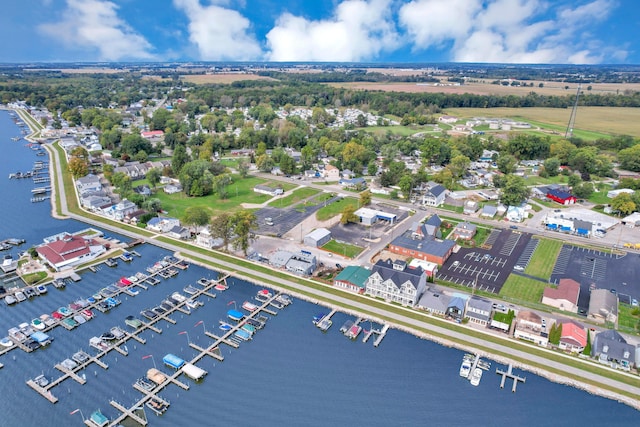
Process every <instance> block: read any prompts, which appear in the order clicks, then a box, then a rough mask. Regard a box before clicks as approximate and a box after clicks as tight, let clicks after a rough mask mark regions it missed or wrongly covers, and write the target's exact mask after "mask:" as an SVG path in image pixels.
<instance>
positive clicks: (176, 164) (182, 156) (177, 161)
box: [171, 144, 189, 175]
mask: <svg viewBox="0 0 640 427" xmlns="http://www.w3.org/2000/svg"><path fill="white" fill-rule="evenodd" d="M188 161H189V155H188V154H187V149H186V148H185V147H184V145H182V144H178V145H176V148H175V149H174V150H173V157H172V158H171V169H173V173H175V174H176V175H179V174H180V171H181V170H182V167H183V166H184V165H185V163H187V162H188Z"/></svg>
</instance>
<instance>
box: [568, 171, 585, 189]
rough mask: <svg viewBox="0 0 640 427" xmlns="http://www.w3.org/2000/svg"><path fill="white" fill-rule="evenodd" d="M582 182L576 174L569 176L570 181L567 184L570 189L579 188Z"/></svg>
mask: <svg viewBox="0 0 640 427" xmlns="http://www.w3.org/2000/svg"><path fill="white" fill-rule="evenodd" d="M581 182H582V179H581V178H580V177H579V176H578V175H576V174H575V173H574V174H571V175H570V176H569V179H568V180H567V184H569V187H571V188H573V187H576V186H578V184H580V183H581Z"/></svg>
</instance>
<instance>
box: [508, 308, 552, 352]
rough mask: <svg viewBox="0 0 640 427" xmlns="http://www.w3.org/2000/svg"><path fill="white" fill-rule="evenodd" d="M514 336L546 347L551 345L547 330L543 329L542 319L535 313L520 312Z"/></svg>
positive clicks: (517, 316)
mask: <svg viewBox="0 0 640 427" xmlns="http://www.w3.org/2000/svg"><path fill="white" fill-rule="evenodd" d="M513 336H514V337H516V338H518V339H523V340H526V341H531V342H533V343H536V344H538V345H541V346H545V347H546V345H547V344H548V343H549V335H548V334H547V332H546V328H543V327H542V317H540V316H539V315H538V314H536V313H534V312H533V311H527V310H522V311H520V312H518V314H517V315H516V328H515V332H514V333H513Z"/></svg>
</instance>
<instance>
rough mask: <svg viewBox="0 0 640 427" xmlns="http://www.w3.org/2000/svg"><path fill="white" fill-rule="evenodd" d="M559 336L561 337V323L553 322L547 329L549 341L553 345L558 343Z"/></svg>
mask: <svg viewBox="0 0 640 427" xmlns="http://www.w3.org/2000/svg"><path fill="white" fill-rule="evenodd" d="M560 338H562V325H561V324H560V323H554V324H553V325H552V326H551V330H550V331H549V342H550V343H551V344H553V345H558V344H560Z"/></svg>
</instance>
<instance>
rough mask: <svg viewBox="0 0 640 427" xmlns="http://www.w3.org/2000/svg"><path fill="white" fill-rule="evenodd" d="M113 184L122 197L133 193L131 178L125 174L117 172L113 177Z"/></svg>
mask: <svg viewBox="0 0 640 427" xmlns="http://www.w3.org/2000/svg"><path fill="white" fill-rule="evenodd" d="M111 184H112V185H113V186H114V187H116V190H117V191H118V193H119V194H120V195H124V194H127V193H128V192H129V191H131V178H130V177H129V175H127V174H125V173H124V172H116V173H114V174H113V176H112V177H111Z"/></svg>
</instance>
